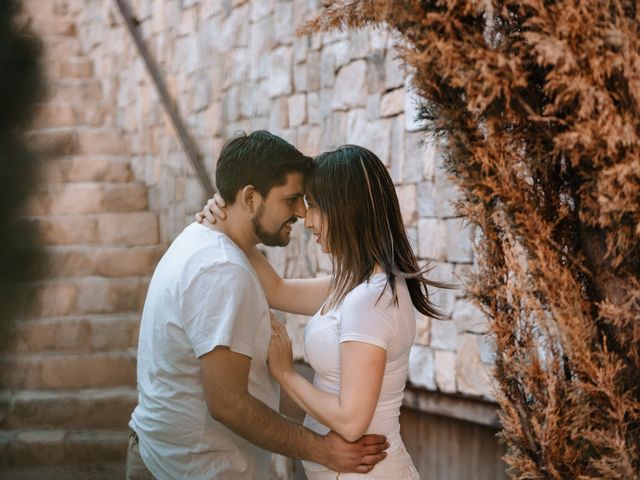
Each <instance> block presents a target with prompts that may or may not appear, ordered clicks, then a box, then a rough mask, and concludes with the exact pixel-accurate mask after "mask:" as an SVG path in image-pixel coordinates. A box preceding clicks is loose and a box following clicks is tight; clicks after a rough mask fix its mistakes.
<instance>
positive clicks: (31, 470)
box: [0, 460, 126, 480]
mask: <svg viewBox="0 0 640 480" xmlns="http://www.w3.org/2000/svg"><path fill="white" fill-rule="evenodd" d="M125 469H126V467H125V462H124V460H121V461H117V462H108V463H102V462H101V463H84V464H78V465H36V466H31V465H17V466H11V467H7V466H5V467H3V468H2V471H0V480H34V479H38V480H87V479H91V480H113V479H114V478H124V477H125V474H126V471H125Z"/></svg>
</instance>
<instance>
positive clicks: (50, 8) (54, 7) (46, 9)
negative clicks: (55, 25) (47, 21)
mask: <svg viewBox="0 0 640 480" xmlns="http://www.w3.org/2000/svg"><path fill="white" fill-rule="evenodd" d="M83 5H85V2H79V1H78V0H73V1H70V0H29V1H28V2H20V9H21V10H20V11H21V13H22V14H24V15H29V16H34V17H35V16H42V17H47V18H69V17H73V13H74V12H77V11H78V10H79V9H80V8H82V6H83Z"/></svg>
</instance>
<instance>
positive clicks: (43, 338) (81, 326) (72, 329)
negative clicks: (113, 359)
mask: <svg viewBox="0 0 640 480" xmlns="http://www.w3.org/2000/svg"><path fill="white" fill-rule="evenodd" d="M139 325H140V314H139V313H125V314H119V315H84V316H71V317H51V318H43V319H32V320H23V321H18V322H16V323H15V325H14V328H13V330H12V332H11V342H10V343H9V344H8V345H7V349H6V353H7V354H10V355H12V354H13V355H15V354H18V353H36V352H52V351H57V352H67V353H91V352H101V351H125V350H128V349H130V348H136V346H137V344H138V328H139Z"/></svg>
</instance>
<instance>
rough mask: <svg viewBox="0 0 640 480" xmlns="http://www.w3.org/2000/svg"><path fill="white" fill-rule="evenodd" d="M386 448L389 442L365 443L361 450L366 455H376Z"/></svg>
mask: <svg viewBox="0 0 640 480" xmlns="http://www.w3.org/2000/svg"><path fill="white" fill-rule="evenodd" d="M387 448H389V444H388V443H386V442H385V443H375V444H370V445H365V446H364V448H363V450H364V453H365V454H366V455H376V454H378V453H380V452H384V451H385V450H386V449H387Z"/></svg>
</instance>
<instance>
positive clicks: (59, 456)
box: [0, 430, 129, 478]
mask: <svg viewBox="0 0 640 480" xmlns="http://www.w3.org/2000/svg"><path fill="white" fill-rule="evenodd" d="M128 438H129V433H128V431H127V430H124V431H117V430H115V431H112V430H27V431H15V430H9V431H3V432H0V452H2V455H0V464H2V465H5V466H16V465H29V466H33V465H64V464H81V463H98V462H116V461H118V462H124V461H125V458H126V456H127V445H128ZM37 478H43V477H40V476H38V477H37Z"/></svg>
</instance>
